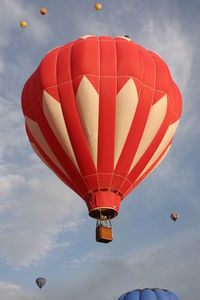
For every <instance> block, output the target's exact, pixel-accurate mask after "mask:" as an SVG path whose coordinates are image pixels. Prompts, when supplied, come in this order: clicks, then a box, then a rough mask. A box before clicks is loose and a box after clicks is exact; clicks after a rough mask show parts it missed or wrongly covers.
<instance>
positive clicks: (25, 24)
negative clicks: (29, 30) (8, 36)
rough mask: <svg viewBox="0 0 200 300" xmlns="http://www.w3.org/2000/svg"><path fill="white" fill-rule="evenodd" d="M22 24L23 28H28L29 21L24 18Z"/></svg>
mask: <svg viewBox="0 0 200 300" xmlns="http://www.w3.org/2000/svg"><path fill="white" fill-rule="evenodd" d="M19 24H20V26H21V27H22V28H26V27H27V25H28V24H27V22H26V21H25V20H22V21H21V22H20V23H19Z"/></svg>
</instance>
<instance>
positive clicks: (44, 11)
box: [40, 7, 47, 15]
mask: <svg viewBox="0 0 200 300" xmlns="http://www.w3.org/2000/svg"><path fill="white" fill-rule="evenodd" d="M40 13H41V15H46V13H47V10H46V8H44V7H42V8H41V9H40Z"/></svg>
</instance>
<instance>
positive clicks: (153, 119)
mask: <svg viewBox="0 0 200 300" xmlns="http://www.w3.org/2000/svg"><path fill="white" fill-rule="evenodd" d="M166 111H167V96H166V95H165V96H163V97H162V98H161V99H160V100H159V101H158V102H156V103H155V104H154V105H153V106H152V107H151V110H150V113H149V116H148V119H147V123H146V126H145V129H144V132H143V135H142V138H141V141H140V144H139V146H138V150H137V152H136V155H135V157H134V160H133V162H132V165H131V167H130V170H129V172H131V171H132V169H133V167H134V166H135V165H136V164H137V162H138V161H139V159H140V158H141V157H142V155H143V154H144V152H145V151H146V149H147V148H148V147H149V145H150V144H151V142H152V141H153V139H154V137H155V136H156V134H157V132H158V130H159V128H160V126H161V124H162V122H163V120H164V118H165V115H166Z"/></svg>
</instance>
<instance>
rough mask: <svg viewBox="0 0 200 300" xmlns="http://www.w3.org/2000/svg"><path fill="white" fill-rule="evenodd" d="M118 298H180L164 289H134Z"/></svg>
mask: <svg viewBox="0 0 200 300" xmlns="http://www.w3.org/2000/svg"><path fill="white" fill-rule="evenodd" d="M118 300H180V299H179V298H178V297H177V296H176V295H175V294H174V293H172V292H170V291H168V290H164V289H143V290H134V291H131V292H127V293H125V294H123V295H122V296H121V297H119V298H118Z"/></svg>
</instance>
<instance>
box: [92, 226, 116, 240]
mask: <svg viewBox="0 0 200 300" xmlns="http://www.w3.org/2000/svg"><path fill="white" fill-rule="evenodd" d="M112 239H113V237H112V228H106V227H104V226H98V227H96V241H97V242H101V243H109V242H112Z"/></svg>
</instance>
